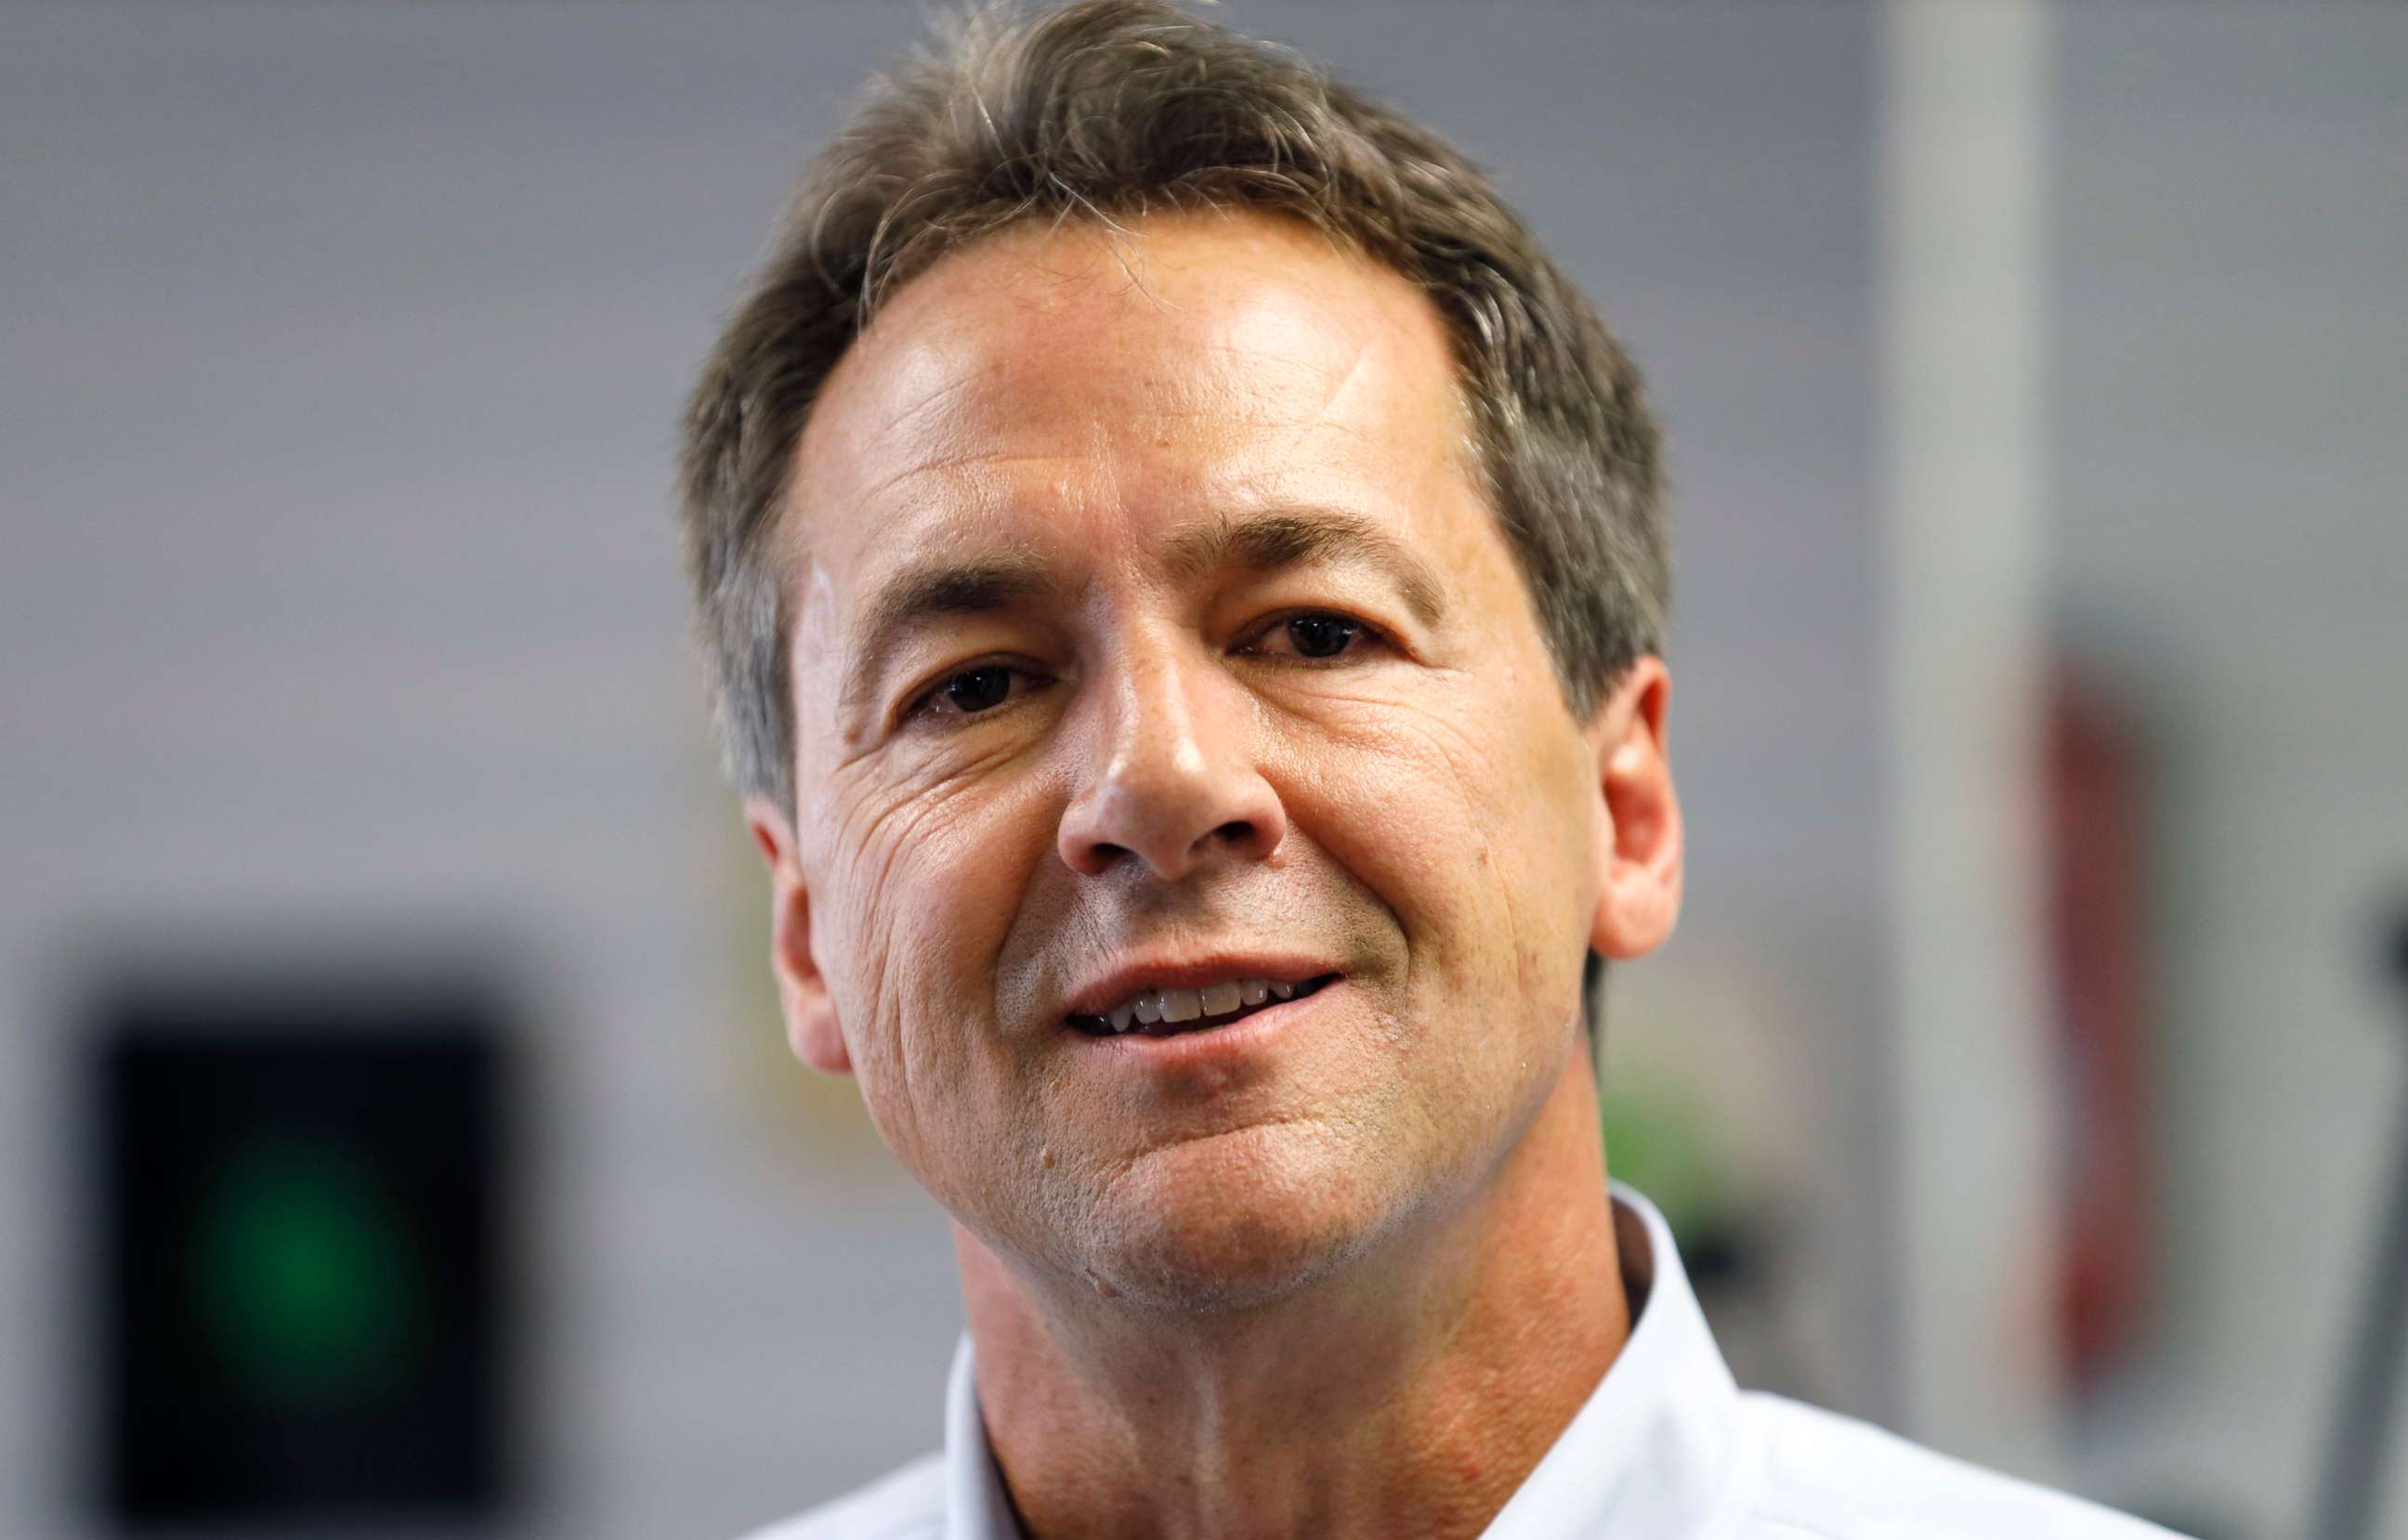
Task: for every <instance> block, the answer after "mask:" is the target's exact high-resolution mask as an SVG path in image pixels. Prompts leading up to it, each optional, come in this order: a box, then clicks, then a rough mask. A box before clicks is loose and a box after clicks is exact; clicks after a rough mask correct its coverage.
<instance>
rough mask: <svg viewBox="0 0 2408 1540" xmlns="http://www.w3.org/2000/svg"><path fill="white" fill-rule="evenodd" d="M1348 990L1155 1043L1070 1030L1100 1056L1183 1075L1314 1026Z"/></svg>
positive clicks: (1336, 984)
mask: <svg viewBox="0 0 2408 1540" xmlns="http://www.w3.org/2000/svg"><path fill="white" fill-rule="evenodd" d="M1345 988H1346V980H1345V979H1343V978H1333V979H1331V980H1330V981H1329V982H1328V983H1326V984H1324V985H1322V986H1321V988H1319V989H1317V990H1315V991H1312V993H1311V994H1308V995H1306V996H1304V997H1303V998H1302V999H1300V1000H1283V1001H1282V1002H1280V1003H1279V1004H1278V1005H1270V1006H1267V1007H1266V1008H1264V1009H1262V1010H1258V1011H1255V1012H1254V1014H1252V1015H1250V1016H1241V1017H1240V1018H1238V1020H1235V1021H1232V1022H1230V1023H1229V1024H1228V1025H1226V1026H1223V1027H1207V1028H1205V1029H1203V1030H1202V1031H1200V1032H1197V1031H1189V1032H1174V1033H1172V1034H1169V1035H1168V1036H1167V1037H1155V1036H1152V1035H1150V1034H1146V1033H1143V1032H1124V1033H1115V1034H1113V1035H1111V1036H1110V1037H1097V1036H1092V1035H1090V1034H1086V1033H1083V1032H1081V1031H1079V1030H1078V1029H1077V1028H1075V1027H1068V1028H1065V1029H1064V1030H1065V1031H1067V1032H1068V1033H1069V1034H1070V1035H1071V1036H1073V1037H1075V1038H1077V1039H1079V1041H1080V1042H1081V1043H1082V1044H1083V1045H1084V1046H1086V1047H1088V1048H1094V1049H1096V1050H1097V1052H1099V1053H1109V1054H1113V1055H1115V1056H1118V1057H1120V1058H1121V1059H1122V1060H1123V1062H1128V1063H1141V1064H1144V1065H1146V1066H1148V1067H1149V1068H1161V1069H1179V1068H1183V1067H1185V1066H1187V1065H1190V1064H1206V1063H1211V1062H1212V1061H1214V1060H1216V1059H1224V1058H1228V1057H1230V1056H1233V1055H1237V1054H1243V1053H1248V1052H1252V1051H1254V1049H1255V1048H1259V1047H1260V1046H1261V1045H1262V1044H1264V1043H1265V1042H1267V1041H1269V1039H1270V1038H1272V1037H1274V1036H1276V1035H1278V1034H1281V1033H1283V1032H1286V1031H1289V1030H1290V1029H1292V1028H1294V1027H1296V1026H1297V1025H1300V1024H1302V1023H1303V1022H1305V1021H1306V1020H1309V1019H1310V1018H1311V1017H1312V1015H1313V1014H1314V1013H1315V1011H1316V1010H1317V1009H1318V1008H1319V1007H1320V1005H1322V1003H1323V1002H1324V1001H1326V1000H1327V999H1329V997H1330V996H1332V995H1334V994H1338V993H1340V991H1343V990H1344V989H1345Z"/></svg>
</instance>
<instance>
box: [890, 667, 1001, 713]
mask: <svg viewBox="0 0 2408 1540" xmlns="http://www.w3.org/2000/svg"><path fill="white" fill-rule="evenodd" d="M1015 683H1016V684H1017V686H1018V691H1017V692H1018V693H1021V694H1026V693H1027V692H1028V689H1029V684H1030V681H1029V679H1028V677H1027V676H1026V675H1025V673H1024V672H1023V671H1022V670H1020V669H1017V668H1013V667H1012V666H1011V665H1010V664H1009V663H981V664H980V665H979V666H978V667H976V668H965V669H963V670H962V671H961V672H960V673H958V674H953V675H950V676H948V677H946V678H944V679H943V680H941V681H939V683H938V685H937V687H936V688H935V689H933V690H931V691H929V692H927V693H926V694H925V695H923V696H921V697H920V699H919V700H918V701H917V702H916V703H915V704H914V705H913V706H912V708H911V709H912V712H913V714H914V715H919V714H921V713H926V714H928V715H932V716H939V717H969V716H976V715H977V714H978V713H980V712H982V711H992V710H994V709H995V708H996V706H1001V705H1003V704H1004V703H1005V702H1006V701H1009V700H1010V699H1011V697H1012V695H1013V693H1014V686H1015Z"/></svg>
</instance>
